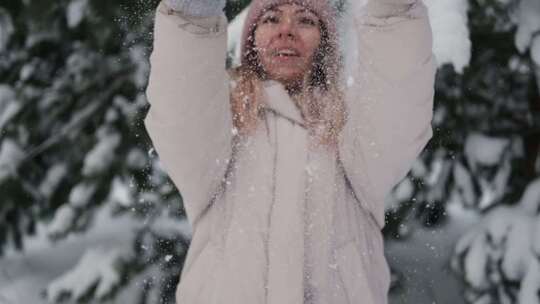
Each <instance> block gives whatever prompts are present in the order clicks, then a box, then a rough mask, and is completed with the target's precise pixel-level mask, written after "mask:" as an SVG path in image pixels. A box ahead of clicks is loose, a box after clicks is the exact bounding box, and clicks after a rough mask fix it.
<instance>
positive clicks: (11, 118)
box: [0, 0, 540, 304]
mask: <svg viewBox="0 0 540 304" xmlns="http://www.w3.org/2000/svg"><path fill="white" fill-rule="evenodd" d="M524 1H526V0H524ZM248 2H249V1H248V0H240V1H229V3H228V4H227V7H226V15H227V17H228V18H229V20H232V19H233V18H234V17H235V16H236V15H237V14H238V13H239V12H240V11H241V10H242V9H243V8H244V7H245V6H246V5H247V4H248ZM520 3H521V2H520V1H510V0H509V1H502V0H501V1H498V0H470V1H468V5H469V9H468V13H467V14H468V20H469V23H468V28H469V31H470V40H471V42H472V51H471V60H470V64H469V65H468V66H467V67H466V68H465V69H464V70H463V71H462V72H457V71H456V69H455V68H454V66H452V65H451V64H446V65H443V66H442V67H440V69H439V71H438V74H437V83H436V98H435V102H436V107H435V117H434V122H433V125H434V131H435V136H434V138H433V139H432V140H431V142H430V143H429V145H428V147H427V148H426V150H425V151H424V152H423V154H422V155H421V157H420V158H419V160H418V161H417V163H416V164H415V166H414V167H413V170H412V171H411V173H410V174H409V176H408V177H407V178H406V179H405V180H404V181H403V182H402V183H401V184H400V185H398V186H397V187H396V189H395V191H394V193H393V195H392V198H391V199H390V200H389V202H388V206H389V207H388V208H387V225H386V226H385V229H384V231H383V232H384V234H385V237H386V238H387V240H402V241H404V242H406V241H407V238H408V237H409V235H410V234H411V231H410V230H408V229H406V227H408V226H411V225H412V224H410V223H411V222H416V223H419V224H420V225H422V226H425V227H428V228H430V229H435V228H437V227H444V225H445V224H448V212H447V206H448V204H451V203H457V204H459V205H460V206H462V207H463V208H464V209H467V210H471V212H474V213H475V214H478V215H479V217H480V218H489V217H490V214H496V213H497V212H498V211H497V210H502V209H501V208H509V207H516V206H518V205H520V204H521V205H523V204H527V206H528V208H529V209H526V210H528V212H527V216H529V217H530V222H531V225H535V224H534V223H537V222H538V208H537V206H538V204H540V202H539V201H540V194H538V197H537V196H535V192H534V191H536V190H535V189H537V185H536V184H535V183H537V178H538V175H539V172H540V161H539V151H540V97H539V87H538V83H539V78H538V77H539V75H540V74H539V72H538V71H539V67H538V63H536V62H535V61H534V60H533V56H531V51H530V50H529V48H528V46H527V47H525V48H523V49H518V47H517V46H516V43H515V40H516V31H517V29H518V26H519V22H518V21H519V20H518V21H516V20H515V19H512V18H513V17H512V16H513V15H512V14H515V12H516V11H517V10H518V9H519V5H520ZM157 4H158V1H157V0H150V1H146V0H144V1H143V0H136V1H127V0H119V1H113V2H111V1H104V0H92V1H90V0H56V1H34V0H22V1H20V0H17V1H15V0H5V1H3V2H2V3H1V4H0V130H1V133H0V257H1V256H2V255H4V256H8V255H9V254H14V253H23V252H25V246H24V245H25V240H26V239H28V238H30V237H32V236H34V235H35V234H36V233H37V232H38V231H39V229H38V228H39V227H42V229H43V231H44V234H45V235H46V236H47V238H48V239H50V240H51V241H52V242H62V241H64V240H66V239H68V238H69V237H70V236H81V235H84V234H85V233H87V232H88V231H89V230H91V229H92V228H93V227H94V226H95V225H96V224H95V223H96V219H95V217H96V216H97V214H98V213H99V212H100V210H107V212H108V213H110V214H112V215H113V216H114V217H115V218H122V217H130V218H132V219H134V222H136V223H138V225H135V226H134V227H135V228H134V231H133V238H132V240H131V245H130V247H129V250H124V251H121V252H116V251H110V252H109V251H105V252H100V251H90V253H92V254H88V255H84V256H83V258H81V263H79V264H77V265H78V266H81V265H84V263H83V262H82V261H84V260H85V259H84V257H87V258H88V259H89V260H91V261H92V257H94V260H93V261H96V260H100V259H102V262H104V263H105V262H107V263H109V264H107V265H106V266H104V268H103V269H104V270H103V271H102V272H99V271H98V272H97V273H95V274H93V278H94V279H93V280H87V282H86V283H85V282H78V284H79V285H78V286H77V283H75V284H74V283H73V282H70V281H69V280H68V279H66V275H64V276H61V277H60V280H55V281H54V282H52V283H51V284H49V285H48V286H47V287H46V288H45V290H44V293H45V296H46V298H47V300H48V301H50V302H62V301H71V300H73V301H78V302H94V301H96V302H100V301H114V299H115V297H116V296H117V295H118V293H119V291H121V290H122V289H123V288H127V286H128V285H129V284H133V280H134V278H141V276H142V277H143V278H144V279H138V280H139V281H141V282H143V283H142V284H141V286H140V288H137V289H136V292H137V293H138V296H136V297H135V298H136V299H137V301H138V302H137V303H140V304H143V303H174V289H175V288H176V284H177V283H178V276H179V274H180V271H181V268H182V265H183V260H184V257H185V253H186V250H187V248H188V245H189V233H185V231H184V230H182V229H179V226H178V223H181V222H182V220H184V219H185V213H184V210H183V207H182V200H181V194H180V193H179V192H178V190H177V189H176V188H175V186H174V185H173V183H172V182H171V180H170V179H169V178H168V177H167V175H166V174H165V173H164V172H163V170H162V169H161V168H160V166H159V162H158V159H157V154H156V153H155V151H154V150H153V148H152V145H151V141H150V140H149V138H148V137H147V134H146V132H145V130H144V127H143V124H142V119H143V118H144V116H145V114H146V111H147V108H148V103H147V101H146V97H145V95H144V89H145V87H146V81H147V75H148V71H149V65H148V56H149V54H150V52H151V42H152V21H153V13H154V8H155V7H156V6H157ZM539 16H540V14H539ZM536 37H538V35H536ZM530 44H532V42H531V43H530ZM527 189H529V190H530V191H529V192H530V193H533V192H534V193H533V194H530V197H532V198H530V199H527V200H526V199H525V198H524V194H525V193H526V190H527ZM538 189H540V188H538ZM539 193H540V192H539ZM535 203H536V205H535ZM534 206H536V209H535V208H534ZM505 210H506V209H505ZM513 216H514V217H513V218H514V220H515V221H517V222H523V218H521V217H519V216H517V215H515V214H514V215H513ZM504 218H506V219H507V220H506V222H504V223H503V224H501V225H506V226H504V227H507V228H508V229H506V230H505V231H506V232H504V233H503V232H498V233H499V234H495V233H491V234H490V229H489V224H485V225H483V226H481V227H480V228H478V229H480V230H478V229H477V230H474V229H473V230H471V231H475V234H474V235H471V236H470V237H468V238H467V240H466V241H462V242H461V243H460V245H459V246H458V248H457V249H456V253H455V255H454V256H453V269H454V271H455V272H456V273H457V274H459V275H460V277H461V279H462V281H463V284H464V286H465V288H466V291H467V292H466V295H465V300H466V301H467V302H470V303H517V301H518V299H520V293H521V294H522V293H523V291H522V285H521V284H520V282H522V281H523V280H525V278H526V273H527V272H526V271H525V270H523V271H522V272H523V273H521V274H515V275H509V274H508V273H509V272H511V271H510V270H508V269H507V268H504V267H502V266H501V265H500V264H501V263H503V264H504V261H505V260H504V257H505V254H504V252H507V251H508V249H509V246H508V242H509V241H508V240H509V239H510V237H509V235H510V232H509V231H511V227H512V225H513V224H512V223H514V222H511V221H510V220H509V218H512V216H510V215H508V213H504ZM495 223H500V222H495ZM538 226H540V225H538ZM531 227H536V226H531ZM482 229H484V230H482ZM531 229H532V228H531ZM534 229H536V228H534ZM478 231H483V232H482V233H481V235H484V236H491V237H487V238H482V239H478V238H477V236H478V235H479V234H478ZM534 231H538V232H540V230H534ZM505 233H506V234H505ZM497 237H499V238H498V239H497ZM499 239H505V240H506V242H507V243H504V242H502V241H500V242H497V240H499ZM475 242H480V243H481V244H484V245H485V246H487V247H489V246H490V248H492V249H493V250H492V251H489V250H485V251H481V252H479V251H478V250H477V249H474V248H476V247H475V246H476V245H474V244H477V243H475ZM471 248H473V249H471ZM536 249H537V250H538V251H534V250H533V251H532V256H533V257H538V256H540V245H539V246H538V247H537V248H536ZM475 250H476V251H475ZM527 250H528V249H527ZM493 252H495V253H497V254H495V253H493ZM501 252H502V253H501ZM473 253H474V254H475V258H474V259H475V260H474V261H475V262H478V263H480V264H481V266H478V267H479V269H480V270H478V269H475V268H474V267H473V268H474V269H473V268H471V267H472V266H471V264H470V263H469V262H468V261H469V260H470V259H472V258H471V256H472V254H473ZM492 253H493V254H492ZM104 257H107V258H104ZM479 257H481V258H479ZM511 258H513V259H514V260H511V261H510V262H507V263H510V264H511V262H512V261H513V262H515V263H517V264H519V267H522V268H523V267H525V268H527V267H529V266H530V265H531V264H528V263H529V262H530V263H533V262H532V261H533V260H528V258H529V257H528V256H527V257H526V258H525V257H523V256H519V257H517V258H516V257H515V256H514V255H513V256H512V257H511ZM516 259H517V260H516ZM1 263H2V260H1V259H0V265H1ZM482 263H483V264H482ZM489 265H491V266H492V267H491V266H489ZM497 265H498V266H497ZM534 265H536V264H534ZM107 266H110V267H109V268H110V269H113V271H114V273H117V274H118V275H117V276H114V275H112V276H111V275H106V274H105V273H106V271H105V270H106V269H108V268H107ZM488 266H489V267H488ZM535 269H536V268H535ZM394 271H395V272H399V269H393V272H394ZM478 272H483V273H484V274H485V275H484V276H481V275H477V276H476V277H471V276H470V275H467V274H468V273H474V274H478ZM111 277H112V278H113V279H112V281H111V280H109V281H108V282H109V283H107V284H105V283H103V282H105V281H106V280H105V278H109V279H110V278H111ZM81 284H83V285H84V284H86V285H84V286H82V287H81V286H80V285H81ZM394 285H396V286H397V285H399V283H396V282H394V283H393V286H394ZM533 285H534V284H533ZM538 287H540V285H539V286H538ZM532 290H534V289H532ZM482 301H484V302H482ZM505 301H506V302H505ZM522 303H524V302H522ZM531 303H532V302H531Z"/></svg>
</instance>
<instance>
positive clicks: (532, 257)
mask: <svg viewBox="0 0 540 304" xmlns="http://www.w3.org/2000/svg"><path fill="white" fill-rule="evenodd" d="M539 206H540V179H537V180H536V181H535V182H533V183H531V184H530V185H529V186H528V187H527V189H526V191H525V193H524V195H523V197H522V198H521V200H520V201H519V202H518V203H517V204H516V205H514V206H510V207H509V206H500V207H496V208H494V209H492V210H491V211H490V212H489V213H488V214H487V215H486V216H485V217H484V218H483V220H482V221H481V222H480V223H479V224H477V225H476V226H475V227H473V229H471V230H470V231H468V232H467V233H466V234H465V235H463V236H462V237H461V239H460V240H459V242H458V243H457V244H456V246H455V252H454V255H453V257H452V260H451V265H452V268H453V269H454V270H456V271H458V272H462V273H464V277H465V280H466V283H467V284H468V286H469V287H470V288H468V290H467V292H466V295H465V296H466V298H467V300H468V301H469V303H493V302H496V301H497V299H495V298H493V297H494V295H498V296H499V297H500V298H502V299H506V300H508V302H505V303H513V302H512V301H509V300H510V299H512V298H515V299H518V300H517V303H522V304H533V303H538V297H537V292H538V290H540V275H539V274H540V271H539V270H540V264H539V261H538V259H537V258H536V257H537V256H538V255H539V254H540V238H539V237H538V235H540V217H539V215H538V212H537V211H538V207H539ZM503 280H509V281H514V282H516V283H520V285H519V284H518V285H516V286H517V287H515V288H511V287H510V286H509V285H507V284H503Z"/></svg>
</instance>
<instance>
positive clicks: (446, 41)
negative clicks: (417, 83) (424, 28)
mask: <svg viewBox="0 0 540 304" xmlns="http://www.w3.org/2000/svg"><path fill="white" fill-rule="evenodd" d="M424 3H425V4H426V5H427V7H428V9H429V19H430V23H431V27H432V29H433V53H434V54H435V57H436V58H437V62H438V64H439V65H443V64H446V63H451V64H453V66H454V69H455V70H456V71H457V72H459V73H462V72H463V69H464V68H465V67H466V66H467V65H468V64H469V61H470V60H471V47H472V44H471V41H470V39H469V28H468V26H467V10H468V1H467V0H424Z"/></svg>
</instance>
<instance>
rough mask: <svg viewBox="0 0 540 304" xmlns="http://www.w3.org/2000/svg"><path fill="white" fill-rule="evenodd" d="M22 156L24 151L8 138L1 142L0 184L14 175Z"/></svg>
mask: <svg viewBox="0 0 540 304" xmlns="http://www.w3.org/2000/svg"><path fill="white" fill-rule="evenodd" d="M23 156H24V151H23V150H22V149H21V147H20V146H19V145H18V144H17V143H16V142H15V141H13V140H12V139H10V138H6V139H4V140H3V141H2V145H1V146H0V183H2V182H3V181H4V180H6V179H7V178H9V177H10V176H13V175H14V174H16V170H17V168H18V166H19V163H20V162H21V161H22V159H23Z"/></svg>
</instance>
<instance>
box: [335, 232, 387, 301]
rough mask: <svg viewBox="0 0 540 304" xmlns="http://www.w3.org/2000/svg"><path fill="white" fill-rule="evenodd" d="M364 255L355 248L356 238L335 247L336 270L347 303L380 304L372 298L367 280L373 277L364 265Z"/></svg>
mask: <svg viewBox="0 0 540 304" xmlns="http://www.w3.org/2000/svg"><path fill="white" fill-rule="evenodd" d="M366 258H368V257H367V256H366V255H364V256H362V255H361V254H360V252H359V250H358V248H357V244H356V240H351V241H350V242H347V243H346V244H344V245H343V246H341V247H339V248H337V249H336V262H337V264H338V272H339V275H340V277H341V280H342V284H343V286H344V288H345V293H346V295H347V299H348V304H357V303H362V304H381V303H377V302H375V301H374V299H373V294H372V290H371V288H372V287H371V285H370V284H369V281H370V280H372V279H373V278H370V277H368V276H369V275H370V273H369V271H368V269H367V268H366V267H365V265H366V262H365V261H366Z"/></svg>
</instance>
